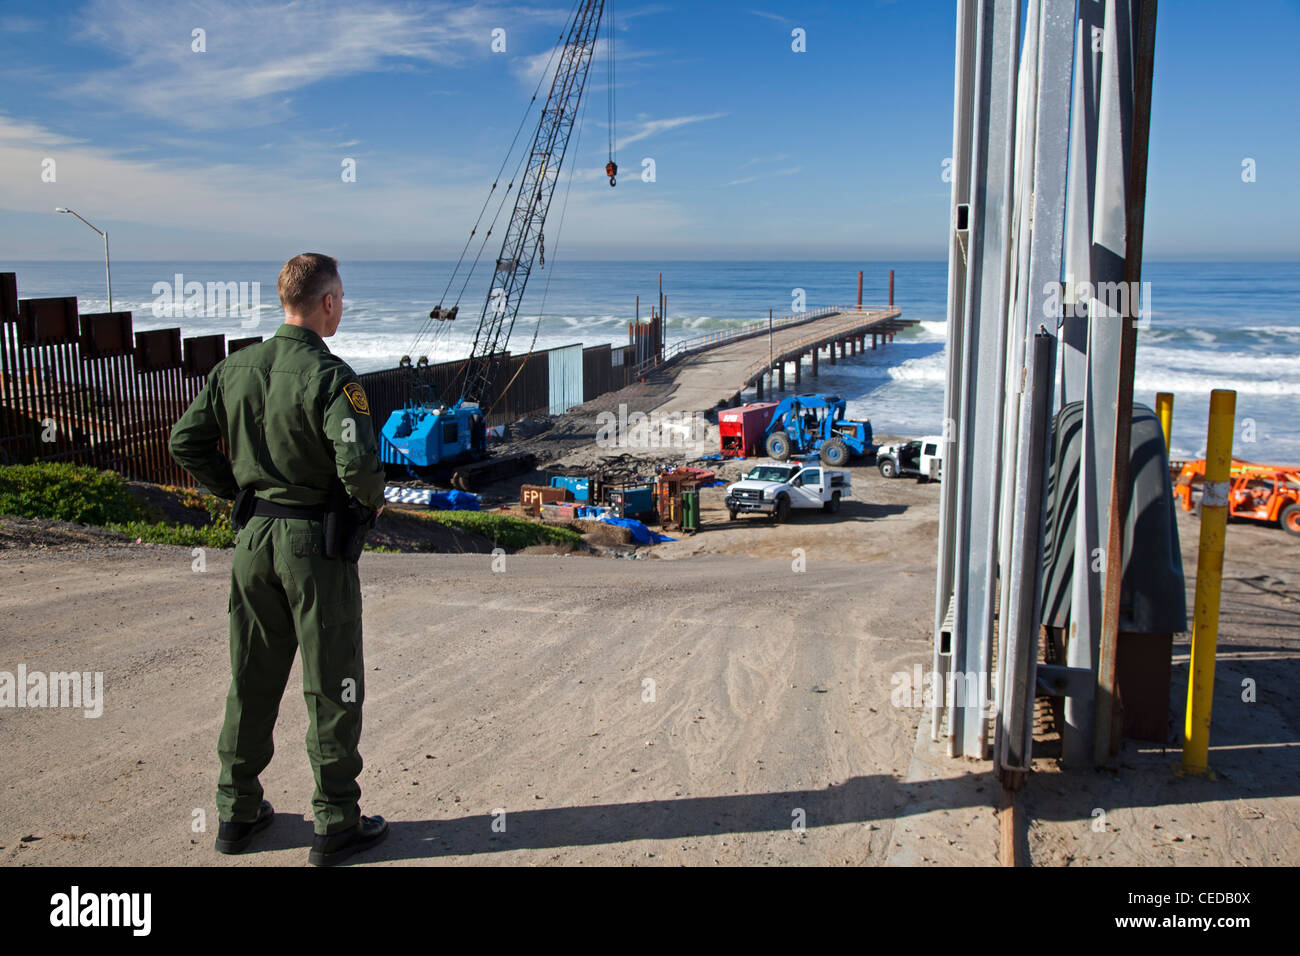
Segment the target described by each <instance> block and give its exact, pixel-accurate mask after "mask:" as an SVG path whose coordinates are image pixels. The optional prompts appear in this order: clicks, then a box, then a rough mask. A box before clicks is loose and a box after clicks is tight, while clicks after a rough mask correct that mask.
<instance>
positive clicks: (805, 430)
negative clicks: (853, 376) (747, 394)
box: [764, 395, 876, 468]
mask: <svg viewBox="0 0 1300 956" xmlns="http://www.w3.org/2000/svg"><path fill="white" fill-rule="evenodd" d="M846 406H847V403H846V402H845V401H844V399H842V398H840V397H839V396H838V395H792V396H790V397H789V398H786V399H783V400H782V401H781V403H780V404H779V405H777V406H776V410H775V411H773V413H772V421H771V423H770V424H769V425H768V426H767V431H766V433H765V434H764V442H765V445H766V449H767V453H768V455H769V456H770V457H772V458H775V459H776V460H777V461H786V460H787V459H789V458H790V456H791V455H811V454H816V455H818V456H820V458H821V460H822V461H823V462H824V463H825V464H826V465H827V466H829V467H831V468H840V467H843V466H844V465H847V464H848V463H849V459H850V458H851V457H853V456H854V455H870V454H873V453H874V452H875V451H876V445H875V442H874V439H873V437H872V434H871V422H869V421H853V420H850V419H846V418H845V417H844V411H845V408H846Z"/></svg>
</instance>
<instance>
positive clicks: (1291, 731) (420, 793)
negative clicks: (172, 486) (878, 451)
mask: <svg viewBox="0 0 1300 956" xmlns="http://www.w3.org/2000/svg"><path fill="white" fill-rule="evenodd" d="M854 472H855V477H854V485H855V499H854V500H852V501H850V502H847V503H846V504H845V506H844V508H843V510H842V512H841V515H840V516H839V518H838V519H836V518H832V517H831V516H828V515H822V514H820V513H814V512H807V513H801V514H798V515H797V516H796V517H795V518H794V519H793V520H792V521H791V522H790V523H789V524H786V525H782V526H774V525H770V524H768V523H767V522H766V521H764V520H763V519H760V518H749V519H742V521H740V522H737V523H735V524H732V523H730V522H728V521H727V520H726V515H725V513H724V512H723V510H722V504H721V489H710V490H706V492H705V493H704V496H703V516H704V528H703V529H702V530H701V532H700V533H698V534H697V535H695V536H693V537H690V538H684V539H682V540H679V541H676V542H670V543H666V544H663V545H660V546H658V547H656V548H654V549H652V550H650V551H648V552H645V551H643V552H642V554H643V557H641V558H640V559H639V560H613V559H604V558H596V557H588V556H580V555H570V556H544V555H514V556H509V557H507V558H506V559H505V560H506V566H505V570H504V571H498V572H494V571H493V570H492V563H491V557H490V556H488V555H475V554H445V555H388V554H367V555H366V556H365V557H364V558H363V563H362V581H363V593H364V599H365V607H366V611H365V620H366V658H365V661H366V668H367V672H366V687H367V701H366V727H365V733H364V737H363V746H362V753H363V756H364V757H365V761H366V767H365V770H364V771H363V774H362V778H361V784H362V788H363V791H364V795H363V811H364V812H371V813H382V814H384V815H385V816H386V817H388V818H389V819H390V820H392V821H393V832H392V836H391V838H390V840H389V841H388V842H387V843H386V844H385V845H384V846H383V847H381V848H379V849H378V850H376V851H375V852H373V853H370V854H366V855H364V856H362V857H358V858H357V865H382V864H421V863H456V862H473V863H483V864H498V863H509V864H525V865H536V864H556V863H558V864H576V863H617V864H633V865H662V864H704V865H712V864H714V863H727V864H732V863H737V864H838V865H844V864H894V865H907V864H930V863H937V864H962V863H965V864H986V865H992V864H994V863H996V862H997V858H998V856H997V854H998V827H997V817H996V813H995V810H994V808H995V806H996V804H997V801H998V797H999V794H1000V788H999V786H998V784H997V783H996V781H995V780H994V778H993V777H992V776H991V775H990V774H989V772H988V765H987V764H983V763H979V762H976V761H968V760H961V761H953V760H948V759H947V758H946V757H944V756H943V755H942V753H941V752H939V751H938V749H937V748H936V747H935V745H933V744H931V743H930V742H929V739H928V733H927V732H926V731H927V730H928V717H927V718H926V719H925V720H924V724H923V723H922V718H923V716H924V715H925V714H926V712H923V711H921V710H920V709H914V708H896V707H894V706H892V705H891V689H892V685H891V680H890V678H891V675H893V674H895V673H898V672H901V671H908V670H910V669H911V668H912V667H913V665H915V664H920V665H922V666H923V667H927V668H928V665H929V661H930V653H931V651H930V628H931V616H932V602H933V566H934V538H935V529H936V504H937V500H938V492H939V488H938V486H937V485H928V484H918V483H915V482H912V481H910V480H896V481H886V480H885V479H883V478H880V477H879V476H878V475H877V474H875V472H874V470H873V469H870V468H857V469H854ZM1180 524H1181V531H1182V536H1183V544H1184V552H1185V559H1186V562H1187V569H1188V585H1189V588H1190V587H1191V585H1192V583H1193V581H1194V573H1193V569H1194V567H1195V563H1194V549H1195V540H1196V539H1195V531H1196V525H1195V523H1194V521H1193V520H1192V519H1190V518H1186V517H1185V518H1183V519H1181V522H1180ZM1228 548H1229V550H1228V563H1227V566H1228V578H1229V580H1228V583H1227V585H1226V588H1225V599H1224V610H1223V635H1222V638H1221V651H1222V653H1221V655H1220V669H1219V696H1218V699H1217V700H1216V704H1215V731H1214V739H1213V741H1212V743H1213V745H1214V749H1213V750H1212V753H1211V760H1212V763H1213V765H1214V767H1215V770H1216V776H1215V778H1214V779H1212V780H1205V779H1199V780H1192V779H1187V778H1180V777H1177V776H1175V775H1174V774H1173V773H1172V771H1171V767H1172V766H1173V765H1174V764H1175V763H1176V762H1177V752H1176V750H1173V749H1171V750H1169V751H1168V752H1166V753H1162V752H1161V750H1160V748H1159V747H1152V746H1150V745H1145V744H1144V745H1135V744H1133V743H1126V745H1125V750H1124V753H1123V755H1122V756H1121V759H1120V761H1119V763H1118V765H1117V767H1116V768H1115V769H1114V770H1112V771H1104V772H1094V771H1088V772H1086V773H1079V774H1067V773H1063V772H1061V771H1060V770H1058V769H1056V767H1055V763H1054V761H1051V760H1039V761H1037V764H1036V771H1037V772H1036V773H1035V774H1034V775H1033V776H1032V777H1031V779H1030V781H1029V784H1028V786H1027V788H1026V790H1025V791H1024V792H1023V797H1022V799H1023V802H1024V806H1025V809H1026V813H1027V818H1028V821H1029V825H1028V830H1027V836H1026V846H1025V847H1024V849H1025V850H1026V851H1027V852H1028V854H1029V857H1030V859H1031V860H1032V861H1033V862H1035V863H1037V864H1042V865H1079V864H1089V863H1105V864H1124V863H1137V864H1167V863H1174V864H1199V863H1229V864H1231V863H1244V864H1289V865H1295V864H1296V863H1297V862H1300V831H1298V829H1297V823H1298V822H1300V800H1297V797H1296V794H1297V793H1300V753H1298V751H1297V746H1298V745H1297V741H1300V736H1298V735H1297V731H1298V730H1300V728H1298V727H1297V718H1298V716H1300V714H1298V711H1300V708H1297V707H1296V691H1295V689H1294V688H1295V686H1296V682H1295V678H1296V673H1297V669H1296V668H1297V660H1300V628H1298V626H1297V625H1298V624H1300V576H1298V575H1297V563H1298V562H1297V552H1296V550H1295V548H1296V546H1295V543H1294V542H1293V541H1291V540H1290V539H1288V538H1287V537H1286V536H1285V535H1284V534H1283V533H1282V532H1280V531H1277V530H1275V529H1269V528H1257V527H1250V526H1244V525H1236V524H1234V525H1233V526H1232V527H1231V529H1230V535H1229V545H1228ZM229 559H230V555H229V553H228V552H225V553H223V552H210V553H208V554H207V555H206V570H205V571H202V572H196V571H195V570H194V560H195V559H194V557H193V556H192V555H191V554H190V552H189V551H187V550H185V549H180V548H172V547H166V546H153V545H125V546H124V545H120V544H118V545H109V544H106V543H103V542H101V541H98V540H96V539H95V538H94V537H93V536H89V537H87V538H85V539H75V540H72V541H70V542H69V543H67V544H65V545H63V546H60V547H54V548H44V549H42V548H35V547H31V546H25V547H24V546H11V547H9V548H8V549H7V550H4V551H0V622H2V623H0V670H8V671H11V672H12V671H14V670H16V668H17V666H18V664H19V663H22V664H25V665H26V667H27V669H28V671H29V672H31V671H38V670H39V671H47V672H48V671H67V670H73V669H76V670H81V671H102V672H103V673H104V707H103V715H102V716H100V717H98V718H89V719H88V718H86V717H83V716H82V712H81V711H79V710H72V709H48V708H47V709H43V710H33V709H25V710H15V709H8V708H6V709H0V752H2V753H3V754H4V755H5V759H4V767H5V773H4V776H3V781H2V782H0V861H3V863H5V864H8V865H39V864H181V865H222V866H246V865H287V866H297V865H302V864H304V862H305V858H306V847H307V845H308V844H309V843H310V839H311V832H312V827H311V823H310V815H309V810H310V796H311V775H310V770H309V765H308V763H307V758H306V755H305V753H304V749H303V744H302V740H303V735H304V733H305V728H306V715H305V708H304V706H303V704H302V702H301V700H302V698H301V696H300V694H299V692H298V687H299V686H300V684H299V675H298V672H297V668H295V672H294V675H293V676H292V677H291V678H290V685H289V690H288V691H287V693H286V698H285V702H284V705H283V707H282V710H281V716H280V723H279V726H278V728H277V731H276V754H277V755H276V758H275V760H274V761H273V762H272V764H271V766H270V768H269V769H268V771H267V772H266V773H265V774H264V776H263V783H264V785H265V787H266V794H267V797H268V798H269V799H270V800H271V801H272V802H273V803H274V804H275V806H276V809H277V811H278V814H279V815H278V817H277V820H276V822H275V823H274V825H273V826H272V827H271V828H270V829H269V830H268V831H267V832H266V833H265V834H263V835H262V838H261V839H260V842H259V843H258V844H257V846H258V848H259V849H258V851H257V852H253V853H250V854H247V855H244V856H240V857H223V856H220V855H218V854H216V853H214V852H213V850H212V845H211V844H212V838H213V836H214V832H213V831H214V830H215V826H216V817H215V809H214V807H213V802H212V801H213V789H214V786H215V780H216V771H217V762H216V754H215V747H216V735H217V730H218V727H219V722H220V717H221V710H222V702H223V698H224V695H225V689H226V684H227V680H228V656H227V649H226V624H225V608H226V603H225V602H226V593H227V591H226V588H227V575H228V572H229ZM1175 653H1176V655H1178V656H1177V658H1176V666H1175V674H1174V678H1175V679H1174V687H1173V688H1172V689H1171V706H1172V710H1173V712H1174V713H1175V715H1176V716H1175V723H1177V722H1178V721H1179V720H1180V719H1181V714H1182V701H1181V688H1182V687H1184V686H1185V679H1186V656H1187V646H1186V641H1185V639H1184V640H1183V642H1182V643H1181V644H1176V647H1175ZM1245 677H1250V678H1252V679H1254V680H1255V681H1256V685H1257V688H1258V691H1257V694H1258V696H1257V700H1256V701H1255V702H1254V703H1250V704H1247V703H1244V702H1242V701H1241V700H1240V696H1241V690H1240V683H1241V679H1243V678H1245ZM918 728H919V729H920V732H919V733H918ZM199 811H201V812H202V815H203V817H204V819H203V820H202V821H199V816H200V815H199ZM1099 813H1100V814H1102V816H1099V815H1098V814H1099ZM1098 821H1100V825H1099V822H1098ZM200 822H201V823H203V824H205V825H206V831H205V832H200V831H198V830H196V827H198V826H199V825H200ZM494 823H495V826H494Z"/></svg>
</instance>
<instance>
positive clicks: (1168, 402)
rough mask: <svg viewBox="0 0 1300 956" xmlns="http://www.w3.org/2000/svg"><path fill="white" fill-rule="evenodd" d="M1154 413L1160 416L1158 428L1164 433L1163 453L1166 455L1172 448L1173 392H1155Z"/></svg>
mask: <svg viewBox="0 0 1300 956" xmlns="http://www.w3.org/2000/svg"><path fill="white" fill-rule="evenodd" d="M1156 415H1157V416H1159V418H1160V430H1161V431H1162V432H1164V433H1165V454H1166V455H1168V454H1169V453H1170V451H1171V450H1172V448H1173V433H1174V395H1173V392H1156Z"/></svg>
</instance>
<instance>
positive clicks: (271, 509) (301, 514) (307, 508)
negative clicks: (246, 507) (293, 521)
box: [253, 498, 325, 521]
mask: <svg viewBox="0 0 1300 956" xmlns="http://www.w3.org/2000/svg"><path fill="white" fill-rule="evenodd" d="M256 502H257V503H256V504H255V505H254V506H253V514H254V515H261V516H262V517H263V518H306V519H307V520H309V521H324V520H325V506H324V505H280V504H276V503H275V502H274V501H267V500H266V499H265V498H258V499H256Z"/></svg>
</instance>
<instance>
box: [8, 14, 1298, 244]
mask: <svg viewBox="0 0 1300 956" xmlns="http://www.w3.org/2000/svg"><path fill="white" fill-rule="evenodd" d="M615 7H616V9H615V13H616V22H617V26H618V29H617V34H616V36H617V51H618V69H617V105H618V117H617V123H616V133H617V137H618V139H619V149H618V160H619V163H620V165H621V166H622V167H623V169H624V175H623V176H621V177H620V183H619V186H618V187H617V188H616V189H610V188H609V186H608V184H607V183H606V181H605V179H604V176H603V172H602V167H603V166H604V163H605V159H606V150H607V137H608V128H607V124H606V96H607V92H608V89H607V87H608V84H607V77H606V74H605V66H604V57H603V51H601V52H598V55H597V57H596V60H595V62H594V63H593V66H592V73H591V82H590V84H589V88H588V102H589V108H588V110H587V112H586V114H585V118H584V124H583V130H582V136H581V142H580V144H578V145H577V148H576V149H573V150H571V155H570V156H569V158H568V160H567V161H566V163H574V164H576V165H575V167H574V169H575V176H574V181H573V187H572V196H571V198H570V200H569V204H568V209H567V215H566V219H565V224H564V231H563V234H562V236H553V229H555V230H558V224H556V226H554V227H552V226H548V229H547V240H548V247H549V246H551V245H553V244H559V245H561V247H562V253H563V254H564V255H566V256H573V257H577V258H620V259H691V258H697V259H746V258H757V259H835V260H841V259H843V260H902V259H942V258H944V257H945V256H946V248H947V246H946V237H945V231H946V224H947V207H948V201H949V195H948V185H947V184H946V183H944V182H943V181H942V179H941V172H942V164H943V160H944V158H945V157H947V156H948V155H949V153H950V152H951V143H952V84H953V75H952V71H953V63H952V57H953V42H954V4H953V3H952V2H949V0H910V2H906V0H904V2H885V0H859V2H847V0H835V2H830V0H827V2H799V3H795V2H774V0H771V2H761V0H756V2H754V3H745V2H734V3H733V2H729V0H719V2H707V3H705V2H696V3H685V2H676V3H674V2H656V0H618V2H617V3H616V5H615ZM569 9H570V3H569V0H563V2H550V0H544V2H543V0H539V2H535V3H520V2H514V3H495V2H491V3H477V4H468V3H447V2H440V0H428V2H394V0H355V2H347V3H336V2H333V0H321V2H312V3H309V2H305V0H297V2H283V0H274V2H272V0H239V2H229V3H224V4H217V3H189V2H184V0H180V2H173V3H163V2H152V3H151V2H143V0H91V2H88V3H59V2H51V0H34V2H27V0H2V2H0V91H3V92H0V171H3V175H0V259H10V260H12V259H34V258H53V259H65V258H66V259H87V258H93V257H94V256H95V255H96V254H97V246H96V245H95V243H96V241H97V240H96V237H95V236H93V235H92V234H91V233H89V232H88V231H87V230H85V229H84V227H81V226H80V224H78V223H76V222H75V221H74V220H72V219H71V218H70V217H67V216H58V215H55V214H54V213H53V209H54V207H55V206H71V207H72V208H74V209H76V210H77V211H78V212H80V213H81V214H82V215H84V216H86V217H87V218H88V219H90V220H91V221H93V222H96V224H98V225H100V226H101V227H103V228H107V229H108V230H109V232H110V235H111V237H112V242H113V252H114V257H115V258H122V259H180V260H191V259H270V260H279V259H283V258H284V257H285V256H286V255H287V254H289V253H292V252H296V251H299V250H300V249H303V248H311V249H322V250H327V251H330V252H333V253H335V254H337V255H340V256H343V257H345V258H372V259H392V258H398V259H445V258H448V257H454V256H455V255H456V254H457V253H458V251H459V249H460V246H461V244H462V243H463V242H464V239H465V237H466V235H467V234H468V231H469V228H470V226H471V225H472V223H473V220H474V217H475V216H476V214H477V211H478V208H479V206H480V204H481V203H482V201H483V198H484V196H485V194H486V191H487V187H488V185H489V184H490V182H491V180H492V177H493V175H494V173H495V170H496V169H497V167H498V165H499V164H500V163H501V161H502V159H503V158H504V154H505V150H506V147H507V145H508V143H509V141H510V138H511V136H512V135H513V133H514V130H515V127H516V125H517V124H518V122H519V119H520V116H521V114H522V112H523V109H524V105H525V103H526V102H527V99H528V96H529V94H530V93H531V91H532V89H533V86H534V84H535V82H536V79H537V76H538V72H539V67H540V64H541V63H542V62H543V61H544V60H545V58H546V56H547V54H548V53H549V51H550V49H551V48H552V46H553V44H554V41H555V39H556V35H557V34H558V32H559V31H560V29H561V27H562V25H563V22H564V21H565V19H566V17H567V14H568V11H569ZM1225 10H1230V11H1231V12H1230V13H1226V12H1225ZM796 27H797V28H801V29H803V30H805V31H806V36H807V52H804V53H795V52H793V51H792V50H791V31H792V30H793V29H795V28H796ZM196 28H201V29H203V30H204V31H205V33H206V36H205V41H206V51H205V52H202V53H197V52H194V51H193V50H192V45H193V39H192V31H193V30H194V29H196ZM497 28H500V29H504V30H505V31H506V34H505V40H506V51H505V52H504V53H494V52H492V49H491V44H492V31H493V30H494V29H497ZM1298 44H1300V2H1297V0H1254V2H1250V3H1241V4H1229V5H1225V4H1222V3H1218V2H1211V0H1166V2H1165V3H1163V4H1161V8H1160V18H1159V25H1158V28H1157V51H1156V80H1155V83H1156V85H1155V105H1154V116H1153V126H1152V145H1151V166H1150V182H1149V192H1148V197H1149V198H1148V206H1147V232H1146V254H1147V256H1148V257H1150V258H1157V259H1158V258H1173V259H1209V258H1232V259H1290V260H1295V259H1300V229H1297V228H1296V226H1295V215H1296V210H1297V209H1298V208H1300V122H1298V121H1297V115H1298V114H1300V110H1297V108H1296V107H1297V104H1296V100H1297V93H1296V91H1297V89H1300V66H1298V65H1297V57H1296V54H1295V50H1296V48H1297V45H1298ZM647 157H648V158H651V159H653V160H654V163H655V173H656V181H655V182H652V183H646V182H642V181H641V179H640V177H639V175H638V174H639V172H640V169H641V163H642V160H643V159H644V158H647ZM346 158H350V159H353V160H355V161H356V169H357V178H356V182H352V183H344V182H342V180H341V177H340V170H341V163H342V161H343V160H344V159H346ZM1245 158H1251V159H1253V160H1254V161H1255V163H1256V170H1257V178H1256V181H1255V182H1253V183H1244V182H1242V179H1241V164H1242V161H1243V159H1245ZM46 159H53V160H54V161H55V177H56V178H55V181H54V182H43V181H42V178H41V172H42V163H43V162H44V160H46ZM560 198H561V197H558V196H557V207H556V208H557V209H558V203H559V202H560Z"/></svg>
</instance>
